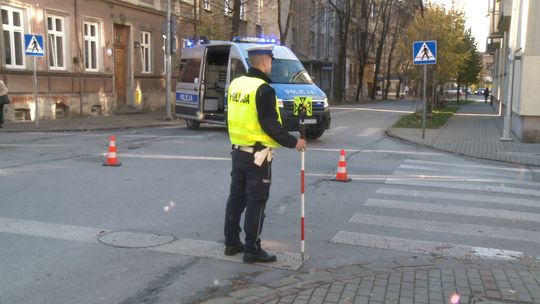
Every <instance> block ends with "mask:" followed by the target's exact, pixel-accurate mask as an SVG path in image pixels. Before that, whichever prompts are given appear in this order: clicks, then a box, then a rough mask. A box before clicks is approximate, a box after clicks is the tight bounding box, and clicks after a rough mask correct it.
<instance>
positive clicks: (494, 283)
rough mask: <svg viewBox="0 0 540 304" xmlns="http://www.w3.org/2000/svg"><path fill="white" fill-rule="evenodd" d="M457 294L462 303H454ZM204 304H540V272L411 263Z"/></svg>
mask: <svg viewBox="0 0 540 304" xmlns="http://www.w3.org/2000/svg"><path fill="white" fill-rule="evenodd" d="M456 294H459V300H455V301H453V299H456V296H455V295H456ZM453 297H454V298H453ZM204 303H205V304H228V303H231V304H232V303H235V304H236V303H253V304H262V303H268V304H282V303H294V304H318V303H336V304H337V303H340V304H341V303H343V304H368V303H369V304H371V303H377V304H378V303H394V304H398V303H399V304H413V303H414V304H424V303H425V304H428V303H429V304H445V303H453V304H457V303H462V304H465V303H470V304H473V303H478V304H479V303H484V304H488V303H489V304H499V303H501V304H502V303H516V304H526V303H527V304H532V303H540V268H539V265H537V264H536V265H534V264H533V265H531V264H529V263H526V262H501V261H463V260H450V259H440V258H431V259H429V260H418V261H417V260H416V259H413V258H411V259H407V260H400V261H393V262H392V263H389V264H385V265H380V264H379V265H377V264H374V265H355V266H346V267H342V268H336V269H327V270H320V271H315V272H314V271H310V272H305V273H297V274H294V275H291V276H288V277H285V278H283V279H280V280H277V281H273V282H269V283H265V284H260V285H258V286H253V287H251V288H246V289H241V290H238V291H234V292H231V293H229V294H227V295H225V296H222V297H218V298H214V299H211V300H208V301H207V302H204Z"/></svg>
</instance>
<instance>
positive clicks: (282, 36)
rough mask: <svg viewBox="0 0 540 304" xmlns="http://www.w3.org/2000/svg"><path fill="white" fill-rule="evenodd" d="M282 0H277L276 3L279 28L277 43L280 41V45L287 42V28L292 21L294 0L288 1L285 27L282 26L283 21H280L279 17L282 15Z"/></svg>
mask: <svg viewBox="0 0 540 304" xmlns="http://www.w3.org/2000/svg"><path fill="white" fill-rule="evenodd" d="M282 1H283V0H278V2H277V7H278V8H277V14H278V28H279V41H281V42H282V43H285V41H287V35H288V34H289V26H290V24H291V19H292V13H293V7H294V2H295V1H296V0H289V10H288V12H287V19H286V21H285V25H283V21H282V17H281V14H282V8H281V6H282V3H283V2H282Z"/></svg>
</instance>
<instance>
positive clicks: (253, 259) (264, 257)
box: [244, 249, 277, 264]
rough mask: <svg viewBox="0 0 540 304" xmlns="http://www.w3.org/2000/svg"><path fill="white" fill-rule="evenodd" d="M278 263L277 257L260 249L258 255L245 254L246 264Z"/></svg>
mask: <svg viewBox="0 0 540 304" xmlns="http://www.w3.org/2000/svg"><path fill="white" fill-rule="evenodd" d="M275 261H277V257H276V256H275V255H273V254H269V253H268V252H266V251H264V250H262V249H259V250H258V251H257V253H251V252H245V253H244V263H250V264H251V263H271V262H275Z"/></svg>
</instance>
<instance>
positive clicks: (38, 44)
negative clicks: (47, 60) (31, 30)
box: [24, 34, 45, 56]
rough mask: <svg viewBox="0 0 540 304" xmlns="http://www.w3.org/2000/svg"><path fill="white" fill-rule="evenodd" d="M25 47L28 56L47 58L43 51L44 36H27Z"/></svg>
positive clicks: (25, 37) (25, 36)
mask: <svg viewBox="0 0 540 304" xmlns="http://www.w3.org/2000/svg"><path fill="white" fill-rule="evenodd" d="M24 47H25V50H26V51H25V53H26V56H45V51H44V50H43V36H40V35H33V34H25V35H24Z"/></svg>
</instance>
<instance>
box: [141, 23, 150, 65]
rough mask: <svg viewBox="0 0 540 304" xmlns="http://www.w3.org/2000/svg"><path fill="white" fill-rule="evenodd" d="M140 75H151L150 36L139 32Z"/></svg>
mask: <svg viewBox="0 0 540 304" xmlns="http://www.w3.org/2000/svg"><path fill="white" fill-rule="evenodd" d="M141 64H142V70H141V72H142V73H152V34H151V33H150V32H141Z"/></svg>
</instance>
